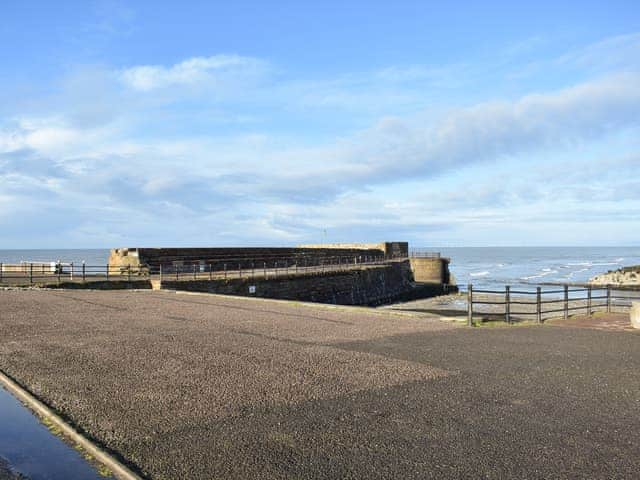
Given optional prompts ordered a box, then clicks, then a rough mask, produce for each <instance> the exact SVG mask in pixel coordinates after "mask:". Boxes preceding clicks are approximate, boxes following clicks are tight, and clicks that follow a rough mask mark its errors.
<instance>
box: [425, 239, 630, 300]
mask: <svg viewBox="0 0 640 480" xmlns="http://www.w3.org/2000/svg"><path fill="white" fill-rule="evenodd" d="M427 250H433V251H439V252H440V253H441V254H442V255H443V256H445V257H449V258H451V264H450V265H449V268H450V270H451V272H452V273H453V274H454V276H455V277H456V281H457V283H458V285H460V286H466V285H468V284H472V285H473V286H474V288H479V289H489V290H491V289H495V288H498V289H502V288H504V286H505V285H512V286H517V287H527V286H531V285H539V284H541V283H573V282H576V283H580V282H586V281H587V280H589V278H591V277H593V276H595V275H598V274H600V273H605V272H607V271H609V270H616V269H618V268H620V267H623V266H629V265H640V247H477V248H475V247H456V248H445V247H443V248H431V249H427Z"/></svg>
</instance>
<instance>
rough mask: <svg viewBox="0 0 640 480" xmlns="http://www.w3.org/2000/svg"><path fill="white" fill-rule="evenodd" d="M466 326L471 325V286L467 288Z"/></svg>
mask: <svg viewBox="0 0 640 480" xmlns="http://www.w3.org/2000/svg"><path fill="white" fill-rule="evenodd" d="M467 325H468V326H469V327H470V326H472V325H473V285H471V284H469V285H468V286H467Z"/></svg>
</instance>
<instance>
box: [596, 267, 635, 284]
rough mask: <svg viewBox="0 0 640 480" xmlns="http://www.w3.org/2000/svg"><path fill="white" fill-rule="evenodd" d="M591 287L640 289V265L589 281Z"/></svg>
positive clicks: (608, 273) (620, 269) (610, 272)
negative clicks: (604, 286) (609, 286)
mask: <svg viewBox="0 0 640 480" xmlns="http://www.w3.org/2000/svg"><path fill="white" fill-rule="evenodd" d="M589 284H590V285H613V286H620V287H640V265H633V266H630V267H623V268H619V269H618V270H610V271H608V272H607V273H603V274H602V275H596V276H595V277H593V278H590V279H589Z"/></svg>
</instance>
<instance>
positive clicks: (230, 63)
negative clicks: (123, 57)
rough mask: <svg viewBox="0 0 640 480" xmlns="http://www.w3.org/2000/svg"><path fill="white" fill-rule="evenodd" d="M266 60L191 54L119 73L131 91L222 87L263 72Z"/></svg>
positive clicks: (265, 70) (257, 75)
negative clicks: (173, 60)
mask: <svg viewBox="0 0 640 480" xmlns="http://www.w3.org/2000/svg"><path fill="white" fill-rule="evenodd" d="M267 70H268V65H267V63H266V62H264V61H261V60H258V59H256V58H250V57H242V56H239V55H214V56H211V57H193V58H190V59H188V60H185V61H182V62H179V63H176V64H175V65H172V66H170V67H165V66H162V65H140V66H135V67H130V68H127V69H124V70H122V71H121V72H120V77H121V80H122V82H123V83H124V84H125V85H126V86H128V87H130V88H133V89H134V90H139V91H142V92H149V91H152V90H156V89H159V88H166V87H171V86H190V85H197V84H200V85H203V84H206V85H208V86H210V87H216V86H226V85H227V84H228V83H229V82H231V81H234V80H242V81H243V82H246V81H247V80H249V79H255V78H257V77H259V76H262V75H264V74H265V73H266V72H267Z"/></svg>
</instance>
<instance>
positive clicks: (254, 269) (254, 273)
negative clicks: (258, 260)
mask: <svg viewBox="0 0 640 480" xmlns="http://www.w3.org/2000/svg"><path fill="white" fill-rule="evenodd" d="M254 278H256V264H255V262H254V261H253V260H251V280H253V279H254Z"/></svg>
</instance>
